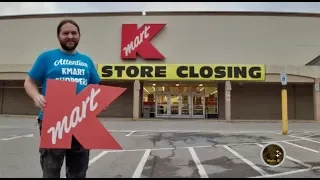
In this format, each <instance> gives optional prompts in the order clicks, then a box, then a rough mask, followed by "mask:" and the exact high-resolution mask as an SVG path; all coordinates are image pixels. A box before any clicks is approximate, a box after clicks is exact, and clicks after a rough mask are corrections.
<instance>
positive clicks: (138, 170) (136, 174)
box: [132, 149, 151, 178]
mask: <svg viewBox="0 0 320 180" xmlns="http://www.w3.org/2000/svg"><path fill="white" fill-rule="evenodd" d="M150 153H151V149H147V150H146V151H145V153H144V154H143V156H142V158H141V160H140V162H139V164H138V166H137V168H136V170H135V171H134V173H133V176H132V178H140V176H141V173H142V171H143V168H144V166H145V164H146V162H147V160H148V157H149V155H150Z"/></svg>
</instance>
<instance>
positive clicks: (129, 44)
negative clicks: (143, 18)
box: [120, 24, 166, 60]
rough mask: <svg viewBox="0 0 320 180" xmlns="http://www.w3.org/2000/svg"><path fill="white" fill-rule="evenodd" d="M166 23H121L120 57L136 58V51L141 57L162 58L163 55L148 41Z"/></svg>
mask: <svg viewBox="0 0 320 180" xmlns="http://www.w3.org/2000/svg"><path fill="white" fill-rule="evenodd" d="M165 26H166V24H144V25H143V26H141V27H140V28H139V29H137V28H138V25H137V24H123V25H122V39H121V49H120V51H121V58H122V59H136V57H137V53H138V54H139V55H140V56H141V57H142V58H143V59H146V60H147V59H154V60H163V59H164V56H163V55H162V54H161V53H160V52H159V51H158V50H157V49H156V48H155V47H154V46H153V45H152V44H151V43H150V40H151V39H152V38H153V37H155V36H156V35H157V34H158V33H159V32H160V31H161V30H162V29H163V28H164V27H165Z"/></svg>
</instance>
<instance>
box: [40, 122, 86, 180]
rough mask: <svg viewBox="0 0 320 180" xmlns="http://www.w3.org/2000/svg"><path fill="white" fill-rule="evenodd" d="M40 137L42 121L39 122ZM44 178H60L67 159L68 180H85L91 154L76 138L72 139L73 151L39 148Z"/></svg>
mask: <svg viewBox="0 0 320 180" xmlns="http://www.w3.org/2000/svg"><path fill="white" fill-rule="evenodd" d="M38 124H39V130H40V136H41V128H42V121H40V120H38ZM39 152H40V164H41V168H42V172H43V178H60V171H61V167H62V165H63V161H64V157H66V178H85V177H86V174H87V170H88V166H89V152H90V150H88V149H84V148H83V147H82V146H81V144H80V143H79V142H78V141H77V139H76V138H74V137H72V145H71V149H44V148H39Z"/></svg>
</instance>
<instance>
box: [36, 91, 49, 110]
mask: <svg viewBox="0 0 320 180" xmlns="http://www.w3.org/2000/svg"><path fill="white" fill-rule="evenodd" d="M33 101H34V104H35V105H36V106H37V107H38V108H40V109H43V108H44V106H45V104H46V100H45V98H44V96H43V95H41V94H38V95H36V96H35V97H34V99H33Z"/></svg>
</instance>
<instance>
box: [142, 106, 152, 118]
mask: <svg viewBox="0 0 320 180" xmlns="http://www.w3.org/2000/svg"><path fill="white" fill-rule="evenodd" d="M150 109H151V108H150V107H149V106H144V108H143V117H144V118H150Z"/></svg>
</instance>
